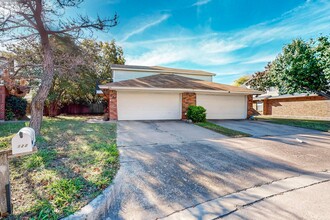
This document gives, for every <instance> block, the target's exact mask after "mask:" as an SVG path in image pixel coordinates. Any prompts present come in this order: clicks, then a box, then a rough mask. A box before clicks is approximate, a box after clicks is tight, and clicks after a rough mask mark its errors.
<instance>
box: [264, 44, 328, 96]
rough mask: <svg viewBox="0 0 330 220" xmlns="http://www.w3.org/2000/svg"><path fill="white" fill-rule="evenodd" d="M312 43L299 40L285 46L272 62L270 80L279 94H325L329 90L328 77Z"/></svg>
mask: <svg viewBox="0 0 330 220" xmlns="http://www.w3.org/2000/svg"><path fill="white" fill-rule="evenodd" d="M316 52H317V50H316V48H315V46H314V45H313V42H305V41H303V40H301V39H297V40H294V41H293V42H292V43H291V44H288V45H286V46H285V47H284V48H283V50H282V53H281V54H280V55H278V56H277V57H276V59H275V60H274V61H273V62H272V65H271V68H270V76H271V80H272V81H273V82H274V84H275V85H276V86H277V88H278V89H279V93H280V94H293V93H304V92H307V93H318V94H319V93H325V92H327V91H328V90H329V76H327V75H326V73H325V71H324V70H325V69H324V68H325V66H322V65H320V57H321V56H318V55H317V53H316Z"/></svg>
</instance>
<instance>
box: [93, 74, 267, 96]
mask: <svg viewBox="0 0 330 220" xmlns="http://www.w3.org/2000/svg"><path fill="white" fill-rule="evenodd" d="M99 87H100V88H101V89H113V90H127V89H129V90H172V91H174V90H176V91H187V92H189V91H191V92H192V91H195V92H222V93H246V94H262V93H263V92H260V91H256V90H251V89H247V88H242V87H236V86H230V85H225V84H220V83H214V82H209V81H204V80H199V79H192V78H188V77H183V76H178V75H168V74H157V75H152V76H146V77H141V78H136V79H129V80H124V81H119V82H113V83H108V84H105V85H100V86H99Z"/></svg>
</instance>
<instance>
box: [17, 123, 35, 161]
mask: <svg viewBox="0 0 330 220" xmlns="http://www.w3.org/2000/svg"><path fill="white" fill-rule="evenodd" d="M35 142H36V136H35V132H34V130H33V128H29V127H25V128H22V129H21V130H19V132H18V133H17V134H15V136H14V137H13V139H12V140H11V146H12V154H13V155H15V154H25V153H32V152H33V151H34V150H35V149H34V146H35Z"/></svg>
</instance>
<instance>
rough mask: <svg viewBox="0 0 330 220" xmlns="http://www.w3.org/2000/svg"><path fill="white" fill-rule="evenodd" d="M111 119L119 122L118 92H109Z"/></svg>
mask: <svg viewBox="0 0 330 220" xmlns="http://www.w3.org/2000/svg"><path fill="white" fill-rule="evenodd" d="M109 119H110V120H117V119H118V112H117V91H115V90H109Z"/></svg>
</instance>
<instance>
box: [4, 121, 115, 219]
mask: <svg viewBox="0 0 330 220" xmlns="http://www.w3.org/2000/svg"><path fill="white" fill-rule="evenodd" d="M86 120H87V118H82V117H58V118H45V119H44V121H43V124H42V129H41V135H40V136H38V137H37V147H38V152H37V153H35V154H32V155H30V156H25V157H21V158H15V159H12V160H11V163H10V172H11V184H12V197H13V205H14V214H13V215H12V216H11V217H10V218H11V219H22V218H27V219H59V218H62V217H65V216H67V215H69V214H71V213H74V212H75V211H77V210H79V209H80V208H81V207H83V206H84V205H86V204H87V203H88V202H90V201H91V200H92V199H93V198H95V197H96V196H97V195H98V194H99V193H100V192H101V191H102V190H103V189H105V188H106V187H107V186H109V185H110V183H111V181H112V180H113V178H114V176H115V175H116V172H117V170H118V169H119V152H118V149H117V146H116V144H115V143H116V141H115V140H116V124H113V123H104V124H90V123H87V122H86ZM26 125H27V124H26V123H24V122H17V123H3V124H1V126H0V149H5V148H9V147H10V140H11V138H12V137H13V135H14V134H15V133H16V132H17V131H18V130H19V129H20V128H22V127H24V126H26Z"/></svg>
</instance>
